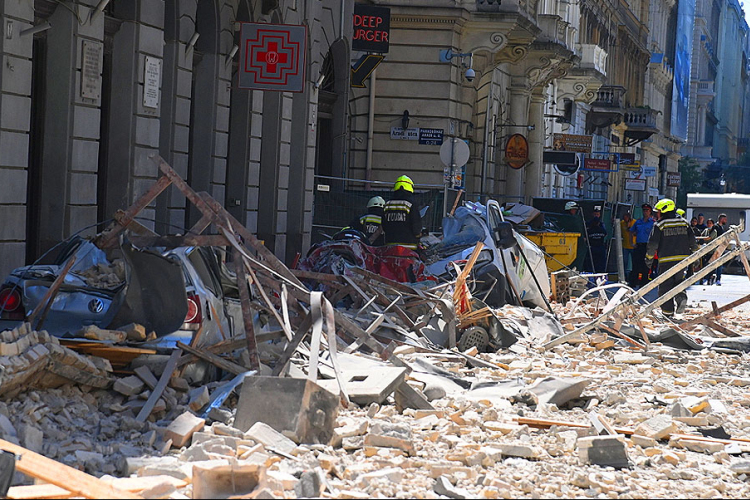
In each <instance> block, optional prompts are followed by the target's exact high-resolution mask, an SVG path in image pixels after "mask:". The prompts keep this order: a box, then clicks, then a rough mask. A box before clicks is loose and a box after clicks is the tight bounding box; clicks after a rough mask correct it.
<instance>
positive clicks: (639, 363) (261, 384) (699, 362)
mask: <svg viewBox="0 0 750 500" xmlns="http://www.w3.org/2000/svg"><path fill="white" fill-rule="evenodd" d="M162 171H163V172H164V173H165V174H169V171H166V170H165V169H164V168H162ZM170 179H171V178H170ZM178 187H179V186H178ZM179 188H180V189H185V188H184V186H181V187H179ZM196 196H198V195H197V194H196ZM209 198H210V197H208V198H206V200H208V202H210V201H212V200H210V199H209ZM214 201H215V200H214ZM208 202H207V204H208V205H211V203H208ZM146 205H147V204H144V205H143V206H146ZM216 210H219V209H216ZM212 213H213V212H212ZM219 214H221V216H219ZM209 215H210V214H209ZM214 215H216V217H206V218H205V219H204V221H211V224H212V225H219V226H220V227H221V229H222V230H223V231H222V233H221V235H214V236H219V237H221V238H224V239H225V240H222V241H223V242H224V243H226V242H229V243H230V244H231V246H232V247H233V248H234V249H236V250H237V251H238V253H236V254H235V255H236V258H238V259H240V260H239V261H237V262H238V263H239V264H240V265H239V266H238V267H237V269H238V273H240V274H241V271H243V270H244V271H249V270H253V273H249V274H252V276H248V277H247V280H246V281H247V283H252V284H251V285H250V288H251V291H252V294H250V295H251V297H250V298H249V302H250V304H251V305H248V300H244V302H245V303H244V304H243V307H244V311H243V312H244V313H246V316H244V317H243V319H244V320H245V323H244V324H242V321H239V323H240V325H241V327H240V330H241V333H239V334H238V333H236V332H221V338H222V339H223V340H221V341H215V342H214V341H212V342H213V344H212V343H208V342H202V339H201V335H202V334H201V333H200V332H201V331H200V330H198V331H197V333H196V334H195V337H194V338H193V339H191V340H193V342H189V341H188V340H185V344H179V350H176V351H175V350H173V351H172V353H169V352H168V350H167V352H166V353H165V352H163V351H160V352H158V355H157V356H155V358H158V357H159V356H160V357H161V358H168V359H169V360H170V361H169V362H159V361H153V360H149V363H148V364H143V363H140V364H138V363H134V364H132V365H131V364H130V362H131V359H130V358H129V356H131V355H132V353H133V351H132V350H131V349H133V348H134V347H133V346H135V345H136V343H142V342H144V340H146V339H148V338H150V336H151V333H152V332H147V331H146V329H145V328H144V327H143V326H142V325H137V324H131V325H126V326H123V327H121V328H120V329H118V330H105V329H100V328H97V327H88V328H86V329H85V331H84V332H83V333H81V335H82V336H83V337H84V338H88V339H89V340H87V341H86V342H82V341H81V340H80V339H77V340H76V341H68V340H67V339H66V340H58V339H56V338H54V337H51V336H49V335H48V334H47V333H46V332H44V331H40V332H35V331H32V329H31V328H30V326H29V325H28V324H25V325H23V326H20V327H18V328H16V329H14V330H8V331H4V332H0V438H2V439H3V440H5V441H7V442H10V443H13V444H18V445H22V446H24V447H25V448H28V449H29V450H32V451H36V452H39V453H41V454H43V455H44V456H45V457H47V458H49V459H52V460H56V461H59V462H62V463H63V464H66V465H70V466H72V467H74V468H77V469H80V470H85V471H87V472H88V473H90V474H92V475H95V476H97V477H102V479H100V480H99V481H100V482H102V483H107V484H111V485H112V486H113V487H117V488H119V489H122V490H124V491H128V492H132V493H138V494H139V495H141V496H142V497H147V498H209V497H210V498H228V497H240V496H241V497H247V498H295V497H308V498H318V497H326V498H384V497H385V498H434V497H436V496H442V497H448V498H455V499H458V498H518V497H524V498H552V497H555V498H581V497H588V498H606V497H609V498H619V497H623V498H641V497H659V498H662V497H678V496H679V497H685V496H690V497H701V498H712V497H726V498H740V497H749V496H750V481H748V479H750V462H748V461H746V460H741V459H738V457H736V456H734V455H743V454H745V453H750V396H748V395H747V386H748V385H750V377H749V376H748V375H747V370H746V366H747V363H748V361H750V343H747V344H748V345H747V346H746V347H747V349H746V348H745V347H743V346H742V344H743V341H742V339H739V338H732V343H731V344H730V343H724V344H721V345H722V346H723V347H721V348H720V349H714V348H713V347H716V346H717V345H719V344H718V343H717V342H716V341H710V342H708V343H702V342H703V340H701V338H700V337H699V336H698V335H695V334H694V333H695V330H692V329H690V328H688V327H687V326H685V328H681V327H678V326H677V327H676V326H675V325H672V326H670V327H669V328H667V325H666V324H665V323H664V322H662V321H660V320H659V319H655V318H653V317H649V316H645V315H644V316H642V317H641V318H640V319H639V320H638V321H636V320H635V316H634V315H633V314H632V313H627V314H626V313H625V312H624V311H619V312H621V313H622V315H621V316H617V314H614V313H615V312H618V310H620V309H622V308H621V307H620V306H616V305H615V304H612V305H609V304H607V300H606V299H604V298H603V297H604V294H602V295H599V296H595V295H591V294H590V296H589V297H588V298H586V297H584V298H581V299H578V300H575V301H570V302H568V303H567V304H555V305H554V309H553V313H550V312H542V311H541V310H530V309H527V308H523V307H514V306H509V307H503V308H500V309H495V308H490V307H487V306H485V305H483V304H482V303H481V301H476V302H471V301H468V302H466V301H464V302H466V303H462V306H461V308H460V309H461V310H460V312H457V311H456V310H455V307H454V304H453V302H452V301H451V299H450V297H451V296H453V295H454V292H455V289H456V288H457V287H456V283H455V282H454V283H447V284H442V285H438V286H433V285H434V283H432V282H429V283H417V284H406V283H396V282H392V281H391V280H388V279H387V278H384V277H382V276H380V275H376V274H374V273H369V272H367V271H363V270H361V269H355V268H349V267H347V266H344V267H342V268H341V269H340V275H333V274H330V275H326V274H323V273H319V272H312V271H300V270H294V271H292V270H289V269H288V268H286V266H284V265H283V264H282V263H280V262H277V260H274V259H275V258H274V257H273V255H272V254H270V252H268V251H267V250H265V247H263V246H262V245H260V243H259V242H257V241H256V240H255V239H254V238H253V237H252V235H250V234H248V233H246V232H243V231H246V230H245V229H244V227H241V225H235V224H234V223H232V222H231V221H230V222H228V223H225V222H224V221H226V220H229V215H228V213H225V212H221V211H220V210H219V212H216V213H215V214H214ZM235 234H237V235H239V236H242V240H243V243H239V238H237V237H236V236H235ZM244 244H248V245H250V246H251V247H252V249H253V251H254V252H250V253H257V258H258V259H259V260H261V261H263V262H262V263H261V264H262V265H259V264H258V262H257V261H256V260H255V259H244V258H243V257H242V254H241V253H239V251H240V250H242V251H245V250H248V249H249V248H250V247H244V246H243V245H244ZM250 253H247V254H248V255H249V254H250ZM243 263H244V264H247V265H246V266H244V267H243V265H242V264H243ZM117 266H118V261H115V264H113V265H112V266H110V267H108V268H106V269H105V268H91V269H89V270H87V271H85V272H84V273H79V274H80V275H81V276H82V277H84V278H85V279H86V280H87V282H88V283H89V284H92V283H96V284H97V286H99V287H106V286H111V287H116V286H119V285H118V284H121V283H122V282H123V280H124V275H122V276H120V274H118V267H117ZM464 271H467V270H466V269H464ZM462 274H464V275H469V274H470V273H468V272H463V273H462ZM243 280H244V278H243ZM242 284H243V286H241V287H240V290H239V291H240V292H241V293H240V295H241V296H243V295H244V293H243V292H246V291H247V290H246V289H247V287H246V286H245V281H242ZM305 285H308V289H314V290H320V291H321V293H320V294H318V293H317V292H315V293H314V294H312V295H311V293H309V292H306V291H305V288H304V286H305ZM460 288H461V289H462V290H463V285H462V286H461V287H460ZM256 292H257V293H256ZM261 292H263V293H261ZM461 293H462V294H463V292H461ZM446 297H448V298H446ZM244 298H245V299H248V297H244ZM464 298H466V297H464ZM261 299H262V300H261ZM623 303H625V302H623ZM282 304H283V307H282ZM472 304H473V305H472ZM329 306H333V307H329ZM467 307H468V311H467V310H466V308H467ZM707 312H710V311H700V310H694V311H690V314H692V315H694V316H695V317H699V316H700V315H701V314H706V313H707ZM205 313H206V311H204V314H205ZM742 315H743V313H742V312H740V311H726V317H722V319H726V318H735V319H734V320H733V321H736V322H737V325H732V330H727V331H730V332H745V333H746V332H747V331H750V324H748V323H747V322H746V323H742V321H743V318H742ZM744 315H746V316H750V315H747V309H744ZM605 316H606V318H604V317H605ZM558 318H560V319H559V320H558ZM600 318H604V319H601V321H600ZM605 319H606V320H607V321H605ZM128 321H130V320H128ZM592 321H594V322H597V324H596V325H593V326H592V324H591V323H592ZM711 321H714V320H711ZM704 323H705V322H704ZM251 326H252V328H251ZM710 326H711V323H710V322H709V323H705V324H701V325H700V328H702V329H703V330H701V331H703V332H705V331H706V330H705V329H706V328H710ZM480 330H481V331H480ZM251 331H254V336H252V337H244V335H247V334H249V333H250V332H251ZM712 331H713V330H712ZM716 331H719V333H718V334H716V335H717V337H715V338H716V339H717V340H721V337H720V336H719V335H720V333H721V332H720V330H718V329H716ZM246 332H247V333H246ZM467 332H472V333H471V335H472V336H474V337H475V338H474V339H473V340H472V341H471V342H469V340H471V339H468V340H467V339H464V342H462V341H461V337H462V335H464V334H465V333H467ZM205 333H206V332H203V335H205ZM225 333H230V334H231V335H225ZM480 333H481V335H479V334H480ZM743 335H744V333H743ZM468 336H469V335H467V337H468ZM480 337H481V338H480ZM290 339H291V340H290ZM478 340H481V342H479V341H478ZM723 340H725V341H726V340H727V339H723ZM188 342H189V345H188ZM116 343H117V344H118V345H114V344H116ZM129 343H132V344H129ZM62 344H65V345H62ZM92 344H94V345H95V347H94V348H92V347H91V345H92ZM457 346H461V347H462V349H457V348H456V347H457ZM498 346H500V347H498ZM502 346H506V347H502ZM73 347H74V348H75V349H76V351H74V350H72V348H73ZM706 347H708V348H706ZM135 348H136V349H138V347H135ZM86 349H94V350H93V351H86ZM93 352H95V353H96V356H92V355H91V354H92V353H93ZM86 353H88V354H86ZM136 354H139V353H136ZM164 354H168V355H169V356H164ZM100 355H101V356H100ZM104 358H106V359H104ZM165 363H166V365H165ZM113 365H114V366H115V367H116V368H115V370H113V368H112V366H113ZM136 365H137V366H136ZM267 373H272V374H273V375H270V376H269V375H267ZM217 374H218V375H217ZM240 384H241V385H240ZM144 407H145V409H144V414H145V413H148V415H145V417H144V418H140V417H139V418H140V420H139V419H137V418H136V417H137V416H138V415H139V413H140V412H141V409H142V408H144ZM149 409H150V413H149V412H148V410H149ZM146 417H147V418H146ZM141 420H145V421H143V422H142V421H141ZM1 447H2V444H1V443H0V448H1ZM31 481H32V479H30V478H28V477H25V476H24V477H22V478H20V479H17V480H16V483H17V485H18V486H31V484H30V483H31ZM35 486H38V485H35ZM32 496H33V495H30V494H26V497H27V498H29V497H32Z"/></svg>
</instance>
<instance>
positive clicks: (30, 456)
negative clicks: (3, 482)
mask: <svg viewBox="0 0 750 500" xmlns="http://www.w3.org/2000/svg"><path fill="white" fill-rule="evenodd" d="M0 450H5V451H7V452H10V453H14V454H15V455H16V456H18V457H20V459H19V460H17V461H16V470H17V471H19V472H22V473H24V474H26V475H27V476H29V477H32V478H34V479H41V480H42V481H44V482H46V483H49V484H53V485H55V486H59V487H60V488H63V489H64V490H67V491H69V492H71V493H73V494H75V495H76V496H81V497H83V498H143V497H141V496H139V495H136V494H135V493H131V492H129V491H123V490H120V489H117V488H114V487H112V486H110V485H107V484H106V483H104V482H103V481H100V480H99V479H97V478H95V477H94V476H91V475H89V474H86V473H85V472H81V471H79V470H78V469H74V468H73V467H68V466H67V465H65V464H62V463H60V462H57V461H55V460H52V459H49V458H47V457H44V456H42V455H39V454H38V453H34V452H33V451H31V450H27V449H26V448H23V447H22V446H18V445H16V444H13V443H9V442H8V441H4V440H2V439H0Z"/></svg>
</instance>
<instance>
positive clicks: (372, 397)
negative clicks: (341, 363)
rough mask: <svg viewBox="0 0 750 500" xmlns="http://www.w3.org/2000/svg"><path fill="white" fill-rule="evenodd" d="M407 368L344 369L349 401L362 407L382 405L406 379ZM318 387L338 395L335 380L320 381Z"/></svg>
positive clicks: (373, 367)
mask: <svg viewBox="0 0 750 500" xmlns="http://www.w3.org/2000/svg"><path fill="white" fill-rule="evenodd" d="M406 372H407V369H406V368H399V367H396V366H367V367H364V368H360V369H354V368H351V367H346V366H345V367H343V368H342V373H341V383H342V384H343V386H344V388H345V390H346V393H347V394H348V395H349V400H351V401H353V402H355V403H357V404H358V405H360V406H365V405H369V404H370V403H382V402H383V401H385V400H386V399H388V396H390V395H391V394H392V393H393V391H395V390H396V388H397V387H399V386H400V385H401V384H402V383H403V382H404V378H405V377H406ZM317 383H318V385H320V386H322V387H324V388H325V389H327V390H329V391H331V392H333V393H334V394H336V393H338V384H337V383H336V381H335V380H330V379H329V380H318V382H317Z"/></svg>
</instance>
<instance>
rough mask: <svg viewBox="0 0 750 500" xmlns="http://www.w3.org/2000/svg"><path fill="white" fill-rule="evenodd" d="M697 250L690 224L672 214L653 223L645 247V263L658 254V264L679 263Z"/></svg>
mask: <svg viewBox="0 0 750 500" xmlns="http://www.w3.org/2000/svg"><path fill="white" fill-rule="evenodd" d="M697 248H698V245H697V244H696V243H695V234H693V230H692V228H691V227H690V224H688V223H687V222H686V221H685V219H683V218H682V217H678V216H677V215H676V214H674V212H672V213H670V215H668V216H667V217H665V218H663V219H662V220H660V221H659V222H656V223H654V228H653V230H652V231H651V236H650V237H649V239H648V245H647V246H646V261H647V262H648V261H651V260H652V259H653V258H654V255H656V254H657V252H658V255H659V264H667V263H671V262H679V261H681V260H682V259H685V258H687V256H688V255H690V253H691V252H693V251H695V250H697Z"/></svg>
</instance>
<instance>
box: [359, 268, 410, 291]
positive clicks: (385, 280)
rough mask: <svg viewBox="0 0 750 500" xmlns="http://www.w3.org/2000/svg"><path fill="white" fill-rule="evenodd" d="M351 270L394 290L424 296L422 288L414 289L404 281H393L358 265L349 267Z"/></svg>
mask: <svg viewBox="0 0 750 500" xmlns="http://www.w3.org/2000/svg"><path fill="white" fill-rule="evenodd" d="M351 270H352V271H353V272H355V273H357V274H359V275H360V276H362V277H364V278H367V279H370V280H373V281H378V282H380V283H381V284H383V285H387V286H388V287H389V288H392V289H394V290H398V291H399V292H404V293H408V294H410V295H417V296H420V297H424V293H423V292H422V290H418V289H416V288H414V287H411V286H409V285H407V284H405V283H401V282H398V281H394V280H392V279H388V278H386V277H384V276H381V275H379V274H375V273H373V272H372V271H368V270H367V269H362V268H359V267H353V268H351Z"/></svg>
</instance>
